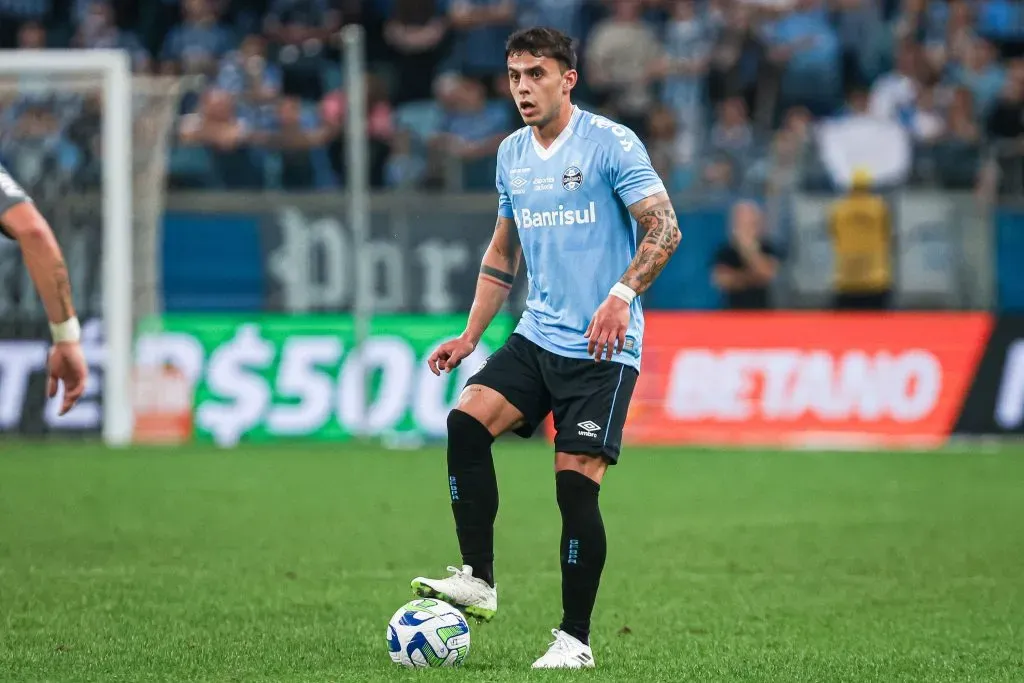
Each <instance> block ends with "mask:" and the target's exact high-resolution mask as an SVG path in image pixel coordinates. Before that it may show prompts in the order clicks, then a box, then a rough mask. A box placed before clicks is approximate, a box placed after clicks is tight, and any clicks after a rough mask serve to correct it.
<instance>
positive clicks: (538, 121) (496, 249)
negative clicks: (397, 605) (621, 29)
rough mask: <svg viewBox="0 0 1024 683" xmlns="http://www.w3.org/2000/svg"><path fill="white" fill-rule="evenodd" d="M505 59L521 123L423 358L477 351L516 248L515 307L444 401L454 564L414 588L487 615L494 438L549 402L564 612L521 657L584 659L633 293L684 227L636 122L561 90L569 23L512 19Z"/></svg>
mask: <svg viewBox="0 0 1024 683" xmlns="http://www.w3.org/2000/svg"><path fill="white" fill-rule="evenodd" d="M506 60H507V64H508V75H509V79H510V82H511V89H512V93H513V96H514V98H515V102H516V105H517V107H518V109H519V112H520V114H521V115H522V118H523V121H524V122H525V123H526V126H525V127H524V128H522V129H520V130H519V131H517V132H515V133H513V134H512V135H510V136H509V137H507V138H506V139H505V140H504V142H502V144H501V147H500V148H499V150H498V170H497V178H496V183H497V189H498V220H497V224H496V226H495V230H494V235H493V237H492V238H491V243H490V246H489V247H488V249H487V251H486V253H485V254H484V257H483V263H482V266H481V269H480V276H479V279H478V281H477V288H476V295H475V299H474V301H473V306H472V308H471V311H470V314H469V320H468V323H467V326H466V329H465V331H464V332H463V333H462V334H461V335H460V336H459V337H458V338H456V339H452V340H450V341H446V342H444V343H443V344H441V345H440V346H439V347H438V348H437V349H436V350H435V351H434V353H433V354H432V355H431V356H430V358H429V359H428V363H429V365H430V369H431V370H432V371H433V372H434V373H435V374H440V373H441V372H451V371H452V370H453V369H454V368H456V367H458V365H459V363H460V362H461V361H462V359H464V358H466V357H467V356H468V355H469V354H470V353H472V352H473V350H474V349H475V348H476V345H477V343H478V342H479V340H480V337H481V335H483V333H484V330H485V329H486V328H487V326H488V325H489V324H490V322H491V321H492V320H493V318H494V317H495V315H497V313H498V311H499V310H500V309H501V307H502V305H503V304H504V302H505V300H506V298H507V296H508V291H509V289H510V288H511V286H512V283H513V280H514V278H515V275H516V272H517V270H518V268H519V263H520V259H521V258H522V259H525V261H526V270H527V276H528V280H529V293H528V299H527V307H526V311H525V312H524V313H523V316H522V319H521V320H520V321H519V324H518V326H517V327H516V330H515V333H514V334H513V335H511V336H510V337H509V339H508V340H507V342H506V343H505V344H504V346H502V347H501V348H500V349H499V350H498V351H496V352H495V353H494V354H493V355H492V356H491V357H490V358H489V359H488V360H487V361H486V362H485V363H484V364H483V365H482V366H481V368H480V369H479V370H478V371H477V373H476V374H475V375H474V376H473V377H471V378H470V379H469V380H468V382H467V386H466V388H465V389H464V391H463V393H462V395H461V396H460V398H459V401H458V404H457V407H456V408H455V409H454V410H452V411H451V413H450V414H449V415H448V481H449V486H450V493H451V502H452V511H453V513H454V516H455V529H456V533H457V535H458V539H459V546H460V550H461V552H462V560H463V566H462V568H461V569H460V568H457V567H449V568H448V570H449V571H450V572H451V573H452V575H451V576H449V577H447V578H442V579H429V578H424V577H419V578H416V579H414V580H413V582H412V586H413V589H414V590H415V592H416V593H418V594H419V595H423V596H431V597H438V598H440V599H442V600H446V601H448V602H450V603H452V604H454V605H456V606H458V607H459V608H460V609H462V610H463V611H464V612H465V613H466V614H468V615H470V616H473V617H474V618H477V619H482V620H489V619H491V618H492V617H493V616H494V614H495V612H496V611H497V608H498V594H497V588H496V585H495V581H494V567H493V560H494V520H495V517H496V515H497V511H498V487H497V480H496V477H495V472H494V464H493V462H492V459H491V444H492V442H493V441H494V439H495V437H496V436H498V435H500V434H502V433H504V432H507V431H514V432H515V433H517V434H519V435H520V436H524V437H527V436H530V435H531V434H532V433H533V431H534V430H535V429H536V428H537V426H538V425H539V424H540V423H541V422H542V420H544V418H545V417H546V416H547V414H548V413H549V412H550V413H553V416H554V426H555V430H556V436H555V451H556V453H555V488H556V497H557V500H558V507H559V509H560V511H561V516H562V538H561V569H562V610H563V616H562V622H561V625H560V626H559V628H558V629H555V630H553V631H552V633H553V634H554V636H555V640H554V642H553V643H551V646H550V648H549V650H548V651H547V653H546V654H544V655H543V656H542V657H541V658H540V659H538V660H537V661H536V662H535V663H534V664H533V666H534V668H580V667H592V666H594V655H593V652H592V651H591V648H590V644H589V635H590V618H591V613H592V612H593V609H594V602H595V599H596V596H597V589H598V584H599V582H600V579H601V571H602V569H603V568H604V563H605V555H606V545H605V530H604V524H603V522H602V519H601V512H600V509H599V506H598V492H599V491H600V488H601V482H602V479H603V478H604V475H605V472H606V470H607V468H608V466H609V465H611V464H614V463H616V462H617V461H618V457H619V449H620V445H621V441H622V431H623V426H624V423H625V420H626V412H627V409H628V406H629V402H630V397H631V395H632V392H633V388H634V386H635V384H636V381H637V377H638V373H639V368H640V356H641V346H642V340H643V329H644V319H643V313H642V311H641V309H640V302H639V301H638V300H637V299H636V297H637V295H639V294H641V293H643V292H644V291H645V290H646V289H647V288H648V287H650V285H651V283H652V282H653V281H654V279H655V278H656V277H657V275H658V273H659V272H660V271H661V270H662V268H664V266H665V264H666V262H668V260H669V258H670V257H671V256H672V254H673V252H674V251H675V249H676V247H677V245H678V244H679V240H680V232H679V226H678V223H677V220H676V215H675V212H674V211H673V208H672V204H671V202H670V200H669V197H668V194H667V193H666V192H665V187H664V185H663V184H662V182H661V180H660V179H659V178H658V175H657V174H656V173H655V171H654V169H653V168H652V167H651V161H650V158H649V157H648V155H647V151H646V150H645V148H644V146H643V144H642V143H641V142H640V140H639V139H638V138H637V136H636V135H635V134H634V133H633V132H632V131H631V130H629V129H628V128H626V127H624V126H621V125H618V124H616V123H613V122H612V121H610V120H608V119H606V118H604V117H602V116H597V115H594V114H592V113H589V112H586V111H583V110H581V109H580V108H579V107H576V106H574V105H573V104H572V102H571V93H572V89H573V86H575V85H576V82H577V78H578V76H577V72H576V55H575V53H574V50H573V47H572V41H571V40H570V38H569V37H567V36H565V35H563V34H561V33H559V32H558V31H554V30H551V29H547V28H531V29H526V30H523V31H519V32H517V33H515V34H513V35H512V36H511V37H510V38H509V39H508V42H507V44H506ZM638 226H639V233H640V234H639V235H638V229H637V227H638Z"/></svg>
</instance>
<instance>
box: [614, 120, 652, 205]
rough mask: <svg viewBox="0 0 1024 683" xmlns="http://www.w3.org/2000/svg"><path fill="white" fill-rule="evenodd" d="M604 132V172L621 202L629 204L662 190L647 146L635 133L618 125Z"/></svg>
mask: <svg viewBox="0 0 1024 683" xmlns="http://www.w3.org/2000/svg"><path fill="white" fill-rule="evenodd" d="M606 132H607V133H609V135H608V136H607V143H606V145H605V149H606V150H607V153H608V165H609V168H608V174H609V177H610V179H611V182H612V186H613V187H614V189H615V194H617V195H618V196H619V199H621V200H622V203H623V204H624V205H625V206H631V205H633V204H636V203H637V202H638V201H640V200H641V199H647V198H648V197H650V196H652V195H656V194H658V193H659V192H665V184H664V183H663V182H662V181H661V178H660V177H658V173H657V172H656V171H655V170H654V166H653V165H651V157H650V156H649V155H648V154H647V148H646V147H644V143H642V142H640V138H638V137H637V135H636V133H634V132H633V131H631V130H630V129H628V128H626V127H625V126H619V125H614V126H612V127H611V128H610V129H609V130H608V131H606Z"/></svg>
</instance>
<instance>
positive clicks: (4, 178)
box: [0, 164, 32, 237]
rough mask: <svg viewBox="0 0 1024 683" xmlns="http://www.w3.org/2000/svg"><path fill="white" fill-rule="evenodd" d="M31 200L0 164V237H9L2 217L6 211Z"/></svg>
mask: <svg viewBox="0 0 1024 683" xmlns="http://www.w3.org/2000/svg"><path fill="white" fill-rule="evenodd" d="M31 201H32V198H31V197H29V196H28V195H27V194H26V193H25V190H23V189H22V188H21V185H19V184H18V182H17V181H16V180H15V179H14V178H12V177H11V174H10V173H8V172H7V169H5V168H4V167H3V165H2V164H0V235H4V236H6V237H10V235H8V234H7V231H6V230H4V225H3V216H4V214H5V213H7V209H9V208H11V207H12V206H14V205H15V204H20V203H22V202H31Z"/></svg>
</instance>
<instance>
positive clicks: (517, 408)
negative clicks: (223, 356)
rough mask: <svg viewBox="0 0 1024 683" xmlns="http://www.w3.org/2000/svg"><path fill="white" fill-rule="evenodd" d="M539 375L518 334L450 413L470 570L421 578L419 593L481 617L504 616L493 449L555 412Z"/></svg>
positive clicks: (456, 499)
mask: <svg viewBox="0 0 1024 683" xmlns="http://www.w3.org/2000/svg"><path fill="white" fill-rule="evenodd" d="M531 378H539V373H537V372H536V371H535V367H534V365H533V357H532V349H531V348H530V346H529V343H528V342H526V341H525V340H523V339H522V338H519V337H516V336H513V337H512V338H511V339H510V340H509V343H508V344H506V345H505V346H504V347H502V349H500V350H499V351H498V352H497V353H495V354H494V356H493V357H492V358H491V359H490V360H489V361H488V362H487V364H486V365H485V366H484V367H483V368H482V369H481V370H480V371H479V372H478V373H477V374H476V375H474V377H472V378H471V379H470V380H469V383H468V386H467V387H466V389H465V390H464V391H463V393H462V396H460V398H459V403H458V405H457V406H456V407H455V409H454V410H452V411H451V413H450V414H449V416H448V489H449V493H450V495H451V502H452V513H453V516H454V517H455V530H456V533H457V535H458V538H459V549H460V550H461V552H462V562H463V566H462V568H461V569H459V568H456V567H449V568H448V569H449V571H451V572H452V576H450V577H448V578H445V579H427V578H424V577H418V578H416V579H414V580H413V583H412V585H413V588H414V590H415V591H416V593H417V594H419V595H424V596H431V597H438V598H440V599H442V600H445V601H447V602H450V603H452V604H454V605H456V606H458V607H460V608H461V609H463V611H465V612H466V614H468V615H470V616H473V617H476V618H478V619H484V620H489V619H490V618H491V617H493V616H494V613H495V612H496V611H497V590H496V587H495V586H496V584H495V581H494V522H495V519H496V517H497V513H498V483H497V477H496V475H495V471H494V461H493V459H492V456H491V444H492V443H493V441H494V438H495V437H496V436H498V435H499V434H502V433H504V432H506V431H510V430H515V431H517V433H520V434H521V435H523V436H528V435H529V434H530V433H532V432H533V430H534V429H535V428H536V426H537V425H538V424H539V423H540V422H541V420H543V418H544V416H545V415H546V414H547V412H548V410H549V405H550V400H549V399H548V398H547V394H546V392H544V391H543V388H542V387H539V386H538V385H537V384H536V383H535V382H534V381H531Z"/></svg>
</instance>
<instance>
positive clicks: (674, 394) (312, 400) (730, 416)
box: [136, 312, 1024, 447]
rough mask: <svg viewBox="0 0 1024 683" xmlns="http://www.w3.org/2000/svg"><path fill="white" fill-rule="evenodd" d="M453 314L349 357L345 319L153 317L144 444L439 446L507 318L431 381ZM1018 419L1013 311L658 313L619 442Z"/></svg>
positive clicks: (896, 433) (836, 435)
mask: <svg viewBox="0 0 1024 683" xmlns="http://www.w3.org/2000/svg"><path fill="white" fill-rule="evenodd" d="M464 323H465V317H464V316H415V315H394V316H378V317H376V318H375V319H374V320H373V322H372V329H371V331H370V335H369V341H368V342H367V344H366V345H365V347H364V349H363V350H362V351H361V352H356V351H353V347H354V342H355V336H354V335H355V328H354V323H353V320H352V318H351V317H349V316H285V315H274V316H266V317H242V316H239V317H236V318H230V317H222V316H168V317H165V318H164V319H162V320H160V321H152V324H151V326H150V329H149V330H148V331H147V332H146V333H145V334H143V335H142V336H141V337H140V339H139V342H138V353H137V358H138V361H139V364H140V367H139V371H138V373H137V377H138V379H139V380H140V382H139V384H138V385H137V392H136V407H137V413H138V434H139V438H140V440H153V439H175V440H180V439H183V438H184V439H196V440H200V441H215V442H218V443H221V444H225V445H231V444H235V443H238V442H239V441H243V440H244V441H270V440H276V439H286V438H287V439H296V438H297V439H316V440H345V439H348V438H350V437H351V436H353V435H371V436H379V435H389V434H392V435H393V434H399V435H402V434H409V435H416V436H420V437H436V438H443V437H444V436H445V429H446V416H447V412H448V410H449V409H450V408H451V407H452V406H453V405H454V402H455V400H456V398H457V396H458V393H459V390H460V388H461V387H462V385H463V384H464V382H465V380H466V378H468V377H469V375H470V374H472V372H473V371H475V370H476V368H477V367H478V366H479V364H480V362H482V361H483V359H484V358H486V357H487V355H488V354H490V353H491V352H492V351H494V350H495V349H496V348H498V346H500V345H501V343H502V342H503V341H504V339H505V338H506V337H507V335H508V333H509V332H510V331H511V329H512V326H513V323H514V321H513V320H511V319H508V318H501V319H500V320H499V321H498V322H496V324H495V325H494V326H492V328H491V330H489V332H488V334H487V336H486V337H485V339H484V341H483V343H482V344H481V346H480V348H478V349H477V351H476V353H475V356H474V357H472V358H470V359H469V360H468V361H467V362H466V363H464V364H463V365H462V367H461V368H460V369H459V371H458V372H456V373H453V374H452V375H451V376H446V377H443V378H437V377H434V376H433V375H432V374H430V372H429V370H428V369H427V367H426V364H425V362H424V361H425V359H426V357H427V356H428V355H429V353H430V352H431V350H432V349H433V348H434V346H435V345H436V344H437V343H438V342H439V341H441V340H443V339H446V338H448V337H450V336H452V335H455V334H458V333H459V332H460V331H461V330H462V328H463V325H464ZM990 340H991V343H990ZM997 346H998V348H996V347H997ZM367 372H368V373H369V374H368V377H369V379H368V380H365V379H364V378H365V377H367V374H366V373H367ZM968 397H970V399H969V400H966V399H967V398H968ZM1022 423H1024V323H1022V322H1021V320H1019V319H1011V320H1000V321H999V323H998V325H996V327H995V331H993V319H992V318H991V317H990V316H988V315H986V314H933V313H891V314H831V313H766V314H737V313H711V314H706V313H667V312H656V313H649V314H647V332H646V335H645V340H644V364H643V368H642V372H641V376H640V382H639V384H638V386H637V390H636V394H635V398H634V401H633V404H632V409H631V413H630V417H629V420H628V422H627V428H626V439H627V441H628V442H630V443H660V444H724V445H739V444H749V445H765V446H800V445H828V446H854V447H871V446H892V447H898V446H936V445H941V444H942V443H943V442H944V441H945V440H946V438H947V437H948V436H949V435H950V432H951V430H953V429H954V428H956V429H957V430H958V431H964V432H970V433H1014V432H1017V433H1019V432H1020V431H1024V427H1022Z"/></svg>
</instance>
